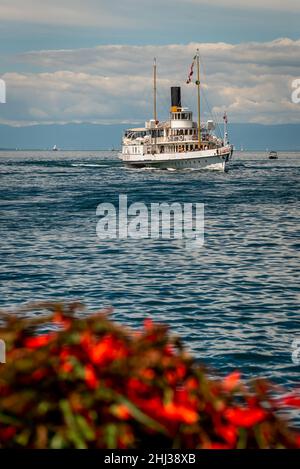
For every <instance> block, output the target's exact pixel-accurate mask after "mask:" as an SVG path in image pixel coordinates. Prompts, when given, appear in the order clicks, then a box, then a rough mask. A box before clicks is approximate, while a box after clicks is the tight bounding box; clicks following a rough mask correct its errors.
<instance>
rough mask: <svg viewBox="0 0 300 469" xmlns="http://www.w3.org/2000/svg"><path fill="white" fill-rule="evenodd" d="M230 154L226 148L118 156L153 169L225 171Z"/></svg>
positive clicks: (125, 161)
mask: <svg viewBox="0 0 300 469" xmlns="http://www.w3.org/2000/svg"><path fill="white" fill-rule="evenodd" d="M231 156H232V151H231V149H228V148H226V150H223V151H222V152H220V154H217V153H216V151H215V150H213V151H212V150H207V151H199V152H189V153H169V154H155V155H126V154H124V153H122V154H120V158H121V159H122V161H123V162H124V163H125V164H126V165H127V166H131V167H135V168H145V167H146V168H154V169H168V170H172V169H173V170H178V169H192V170H200V169H207V170H215V171H226V169H227V164H228V161H229V160H230V158H231Z"/></svg>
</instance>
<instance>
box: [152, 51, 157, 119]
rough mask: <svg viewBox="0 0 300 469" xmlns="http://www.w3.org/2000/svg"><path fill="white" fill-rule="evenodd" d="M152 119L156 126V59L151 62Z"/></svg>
mask: <svg viewBox="0 0 300 469" xmlns="http://www.w3.org/2000/svg"><path fill="white" fill-rule="evenodd" d="M153 117H154V122H155V126H156V122H157V111H156V57H154V62H153Z"/></svg>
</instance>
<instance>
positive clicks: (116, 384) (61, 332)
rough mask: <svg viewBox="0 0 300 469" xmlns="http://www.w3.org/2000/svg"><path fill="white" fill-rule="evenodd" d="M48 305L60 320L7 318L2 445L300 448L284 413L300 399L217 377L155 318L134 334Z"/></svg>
mask: <svg viewBox="0 0 300 469" xmlns="http://www.w3.org/2000/svg"><path fill="white" fill-rule="evenodd" d="M39 307H41V306H39ZM43 308H44V309H45V308H46V309H48V310H50V311H51V314H49V315H48V316H47V317H45V316H43V317H42V318H41V317H40V316H38V319H24V318H23V319H22V318H21V319H20V318H19V317H17V316H12V315H11V314H7V315H6V316H4V315H3V316H2V326H1V327H0V338H1V339H3V340H5V342H6V347H7V357H6V360H7V363H6V364H2V365H0V447H2V448H18V447H20V448H21V447H26V448H139V447H140V448H149V447H153V448H155V447H157V448H172V447H173V448H191V449H194V448H297V447H300V436H299V434H297V433H296V432H294V431H293V430H291V429H289V428H288V426H287V424H286V423H285V421H284V419H283V418H280V417H279V416H278V410H280V409H282V408H284V407H285V406H286V405H295V406H299V404H300V402H299V401H300V399H299V398H297V396H294V395H288V396H285V397H284V398H281V399H279V398H278V397H277V398H275V397H274V395H275V394H274V388H273V387H272V385H271V384H269V383H267V382H266V381H264V380H256V381H255V382H253V383H252V384H251V386H247V387H246V386H245V385H244V384H243V383H242V382H241V379H240V375H239V373H238V372H233V373H232V374H230V375H229V376H227V377H225V378H223V379H212V378H209V375H208V373H207V372H206V371H205V370H204V368H203V367H201V366H199V365H198V364H196V363H195V361H194V360H193V359H192V358H191V356H190V355H188V354H187V353H186V351H185V350H184V348H183V347H182V345H181V343H180V341H179V340H178V339H176V338H174V337H173V336H172V335H170V333H169V332H168V330H167V328H166V327H164V326H162V325H155V324H152V322H151V321H149V320H148V321H147V320H146V321H145V324H144V328H143V330H141V331H140V332H133V331H128V330H126V329H124V328H123V327H121V326H119V325H117V324H114V323H113V322H111V321H110V320H109V319H108V316H107V314H106V313H105V312H102V313H99V314H93V315H86V314H85V315H83V314H81V315H80V316H79V315H78V312H79V310H80V306H79V305H67V306H66V305H43ZM41 328H42V329H43V330H44V332H41ZM45 330H47V332H46V333H45Z"/></svg>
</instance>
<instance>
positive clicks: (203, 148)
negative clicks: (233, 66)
mask: <svg viewBox="0 0 300 469" xmlns="http://www.w3.org/2000/svg"><path fill="white" fill-rule="evenodd" d="M195 66H196V69H197V80H196V82H195V84H196V86H197V110H198V116H197V117H198V119H197V122H194V121H193V113H192V111H190V110H189V109H188V108H186V107H183V106H182V104H181V88H180V87H179V86H172V87H171V107H170V118H169V119H168V120H167V121H164V122H160V121H159V120H158V118H157V109H156V87H157V83H156V82H157V80H156V75H157V67H156V59H154V64H153V119H150V120H149V121H146V122H145V127H142V128H131V129H127V130H126V131H125V133H124V136H123V140H122V152H121V153H120V154H119V156H120V158H121V160H122V161H123V162H124V163H125V164H126V165H128V166H132V167H136V168H142V167H150V168H157V169H212V170H221V171H225V170H226V167H227V164H228V162H229V160H230V159H231V157H232V154H233V146H232V145H230V144H229V141H228V131H227V123H228V119H227V114H226V113H225V114H224V117H223V119H224V137H223V139H222V138H218V137H217V136H216V135H215V134H214V130H215V128H216V126H215V123H214V122H213V121H212V120H208V121H207V122H206V123H205V124H204V123H202V122H201V112H200V111H201V99H200V96H201V95H200V58H199V50H198V49H197V54H196V55H195V57H194V59H193V62H192V65H191V67H190V71H189V75H188V79H187V83H191V82H192V76H193V74H194V67H195Z"/></svg>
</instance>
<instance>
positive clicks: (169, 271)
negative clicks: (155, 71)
mask: <svg viewBox="0 0 300 469" xmlns="http://www.w3.org/2000/svg"><path fill="white" fill-rule="evenodd" d="M299 175H300V154H280V158H279V160H277V161H270V160H268V159H267V158H266V155H265V154H250V153H248V154H246V153H243V154H237V155H236V156H235V159H234V161H233V162H232V166H231V168H230V171H229V172H228V173H227V174H223V173H216V172H197V171H175V172H168V171H165V172H163V171H149V170H129V169H126V168H124V167H123V166H122V164H121V163H120V162H119V161H118V160H117V158H116V154H114V153H105V152H94V153H91V152H85V153H82V152H81V153H79V152H74V153H72V152H65V153H64V152H58V153H52V152H48V153H47V152H11V153H5V152H1V153H0V176H1V186H0V191H1V272H2V273H1V279H2V281H1V286H0V304H1V306H2V307H4V306H9V307H12V306H14V305H19V304H22V303H24V302H27V301H30V300H33V299H34V300H40V299H50V300H58V299H67V300H70V299H72V300H73V299H80V300H83V301H84V302H85V303H86V305H87V306H88V307H89V308H90V309H91V310H95V309H99V308H101V307H102V306H106V305H112V306H113V307H114V313H113V317H114V318H115V319H117V320H118V321H122V322H123V323H126V324H129V325H133V326H135V327H136V326H138V325H139V324H141V322H142V320H143V318H145V317H152V318H153V319H154V320H157V321H162V322H166V323H168V324H170V326H171V328H172V330H173V331H174V332H175V333H178V334H180V335H181V336H182V337H183V338H184V340H185V343H186V344H187V345H188V347H189V348H190V349H192V350H193V351H194V352H195V354H196V356H197V357H198V358H199V359H201V360H203V361H205V362H206V363H207V364H209V365H210V366H212V367H215V368H218V369H219V370H221V371H222V372H226V371H228V370H232V369H234V368H237V367H238V368H242V369H243V371H244V373H245V375H246V376H249V377H251V376H254V375H263V376H269V377H272V379H273V380H274V379H275V380H277V381H278V382H281V383H283V384H285V385H296V384H299V381H300V379H299V372H300V366H299V365H298V366H297V365H295V364H293V362H292V359H291V352H292V349H291V347H292V341H293V339H295V338H296V337H300V317H299V265H300V264H299V248H300V240H299V188H300V187H299V186H300V179H299ZM119 193H122V194H127V195H128V201H129V202H130V203H131V202H136V201H139V202H145V203H146V204H150V203H151V202H164V201H165V202H168V203H171V202H194V203H196V202H198V203H204V204H205V218H206V220H205V245H204V246H203V247H202V248H199V247H198V248H197V249H194V250H192V251H191V250H188V249H186V248H185V246H184V243H183V242H181V241H178V240H176V241H175V240H171V241H168V240H139V241H134V240H109V241H100V240H99V239H98V238H97V236H96V224H97V221H98V220H99V217H97V216H96V207H97V205H98V204H99V203H101V202H112V203H114V204H117V202H118V194H119Z"/></svg>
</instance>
